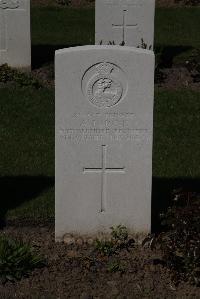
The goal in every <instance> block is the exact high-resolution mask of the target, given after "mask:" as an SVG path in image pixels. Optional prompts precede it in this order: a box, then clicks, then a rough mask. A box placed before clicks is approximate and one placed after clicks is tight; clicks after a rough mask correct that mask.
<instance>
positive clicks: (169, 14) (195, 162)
mask: <svg viewBox="0 0 200 299" xmlns="http://www.w3.org/2000/svg"><path fill="white" fill-rule="evenodd" d="M199 19H200V9H198V8H187V9H184V8H178V9H157V11H156V45H159V46H161V47H170V48H171V49H172V50H173V49H176V48H177V47H178V48H179V47H180V49H181V50H180V51H179V50H178V51H177V52H178V57H184V59H185V57H186V56H187V55H190V53H191V50H190V49H189V47H191V48H200V40H199V39H200V35H199V32H200V28H199V26H200V25H199V24H200V23H199ZM32 41H33V45H45V46H59V45H63V46H64V45H65V46H67V45H68V46H69V45H78V44H82V45H84V44H92V43H94V9H82V10H78V9H69V8H66V9H58V8H49V7H47V8H37V7H34V8H32ZM0 99H1V101H0V119H1V122H0V142H1V147H0V157H1V159H0V176H1V177H0V188H1V191H2V189H3V190H4V192H3V193H2V192H1V195H2V196H1V198H2V202H5V206H4V210H3V214H4V215H5V214H6V215H7V217H8V218H12V217H19V218H24V217H27V218H28V217H30V218H33V219H36V218H43V217H44V218H46V217H53V215H54V186H53V184H52V183H51V184H50V183H49V180H50V179H51V180H52V179H53V177H54V90H53V89H45V88H43V89H40V90H35V89H32V88H31V87H30V88H26V89H20V88H19V87H16V88H10V87H9V88H1V89H0ZM199 123H200V93H198V92H193V91H188V90H180V91H164V90H157V91H156V95H155V113H154V155H153V175H154V176H155V177H159V178H179V177H186V178H199V177H200V169H199V164H200V155H199V146H200V128H199ZM24 176H25V177H24ZM3 178H6V180H7V181H8V182H7V181H6V182H7V183H8V186H7V185H6V187H5V186H4V185H5V184H4V180H2V179H3ZM1 181H2V182H3V183H1ZM13 181H14V182H15V186H14V187H13V185H12V184H13ZM40 181H41V182H40ZM9 182H10V184H9ZM3 184H4V185H3ZM40 184H42V186H41V185H40ZM43 185H44V186H43ZM35 186H36V187H37V188H36V189H37V190H36V192H35V193H33V194H32V190H34V189H35ZM6 188H7V189H6ZM16 190H17V192H16ZM24 190H25V191H24ZM27 194H28V196H27ZM26 198H27V200H26ZM6 205H7V206H6ZM1 210H2V204H1Z"/></svg>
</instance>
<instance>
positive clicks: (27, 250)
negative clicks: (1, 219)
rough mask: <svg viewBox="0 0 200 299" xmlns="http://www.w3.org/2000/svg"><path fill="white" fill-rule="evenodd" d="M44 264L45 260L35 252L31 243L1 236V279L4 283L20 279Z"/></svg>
mask: <svg viewBox="0 0 200 299" xmlns="http://www.w3.org/2000/svg"><path fill="white" fill-rule="evenodd" d="M43 265H44V260H43V259H42V258H41V257H40V256H39V255H37V254H35V253H33V251H32V249H31V247H30V246H29V245H26V244H24V243H23V242H21V241H18V240H14V239H11V238H8V237H6V236H0V280H1V281H2V282H3V283H5V282H6V281H8V280H9V281H14V280H19V279H21V278H22V277H23V276H27V275H28V274H29V273H30V272H31V271H32V270H33V269H34V268H38V267H41V266H43Z"/></svg>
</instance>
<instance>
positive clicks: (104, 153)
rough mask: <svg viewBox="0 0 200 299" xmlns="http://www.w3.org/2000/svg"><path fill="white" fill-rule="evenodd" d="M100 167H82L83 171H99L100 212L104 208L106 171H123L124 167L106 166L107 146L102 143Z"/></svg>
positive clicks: (103, 210)
mask: <svg viewBox="0 0 200 299" xmlns="http://www.w3.org/2000/svg"><path fill="white" fill-rule="evenodd" d="M101 155H102V158H101V163H102V164H101V167H99V168H83V173H99V174H101V209H100V212H105V210H106V185H107V184H106V174H107V173H122V174H123V173H125V167H122V168H115V167H113V168H108V167H107V146H106V145H102V154H101Z"/></svg>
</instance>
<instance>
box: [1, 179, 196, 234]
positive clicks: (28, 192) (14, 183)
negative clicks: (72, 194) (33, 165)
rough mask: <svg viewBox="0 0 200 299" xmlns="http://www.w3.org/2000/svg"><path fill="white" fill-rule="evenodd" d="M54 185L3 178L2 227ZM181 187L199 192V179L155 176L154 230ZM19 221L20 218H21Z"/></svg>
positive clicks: (40, 181)
mask: <svg viewBox="0 0 200 299" xmlns="http://www.w3.org/2000/svg"><path fill="white" fill-rule="evenodd" d="M53 186H54V177H45V176H19V177H0V198H1V209H0V228H2V227H3V226H5V224H6V223H5V220H6V213H7V211H9V210H11V209H15V208H17V207H18V206H20V205H21V204H23V203H24V202H27V201H29V200H31V199H34V198H37V197H38V196H39V195H40V194H41V193H43V192H44V191H46V190H48V189H50V188H51V187H53ZM179 188H181V189H182V190H183V191H188V192H197V193H199V194H200V178H197V179H188V178H175V179H172V178H153V183H152V232H159V231H161V229H162V227H161V225H160V217H159V215H160V213H163V212H165V211H166V210H167V208H168V207H169V206H170V205H171V203H172V199H173V191H174V190H175V189H179ZM18 222H20V219H18Z"/></svg>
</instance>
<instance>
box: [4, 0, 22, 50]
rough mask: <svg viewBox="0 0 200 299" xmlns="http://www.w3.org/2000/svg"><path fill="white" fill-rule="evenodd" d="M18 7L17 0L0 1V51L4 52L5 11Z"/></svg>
mask: <svg viewBox="0 0 200 299" xmlns="http://www.w3.org/2000/svg"><path fill="white" fill-rule="evenodd" d="M18 7H19V0H0V50H6V17H5V14H6V11H7V10H8V9H16V8H18Z"/></svg>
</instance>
